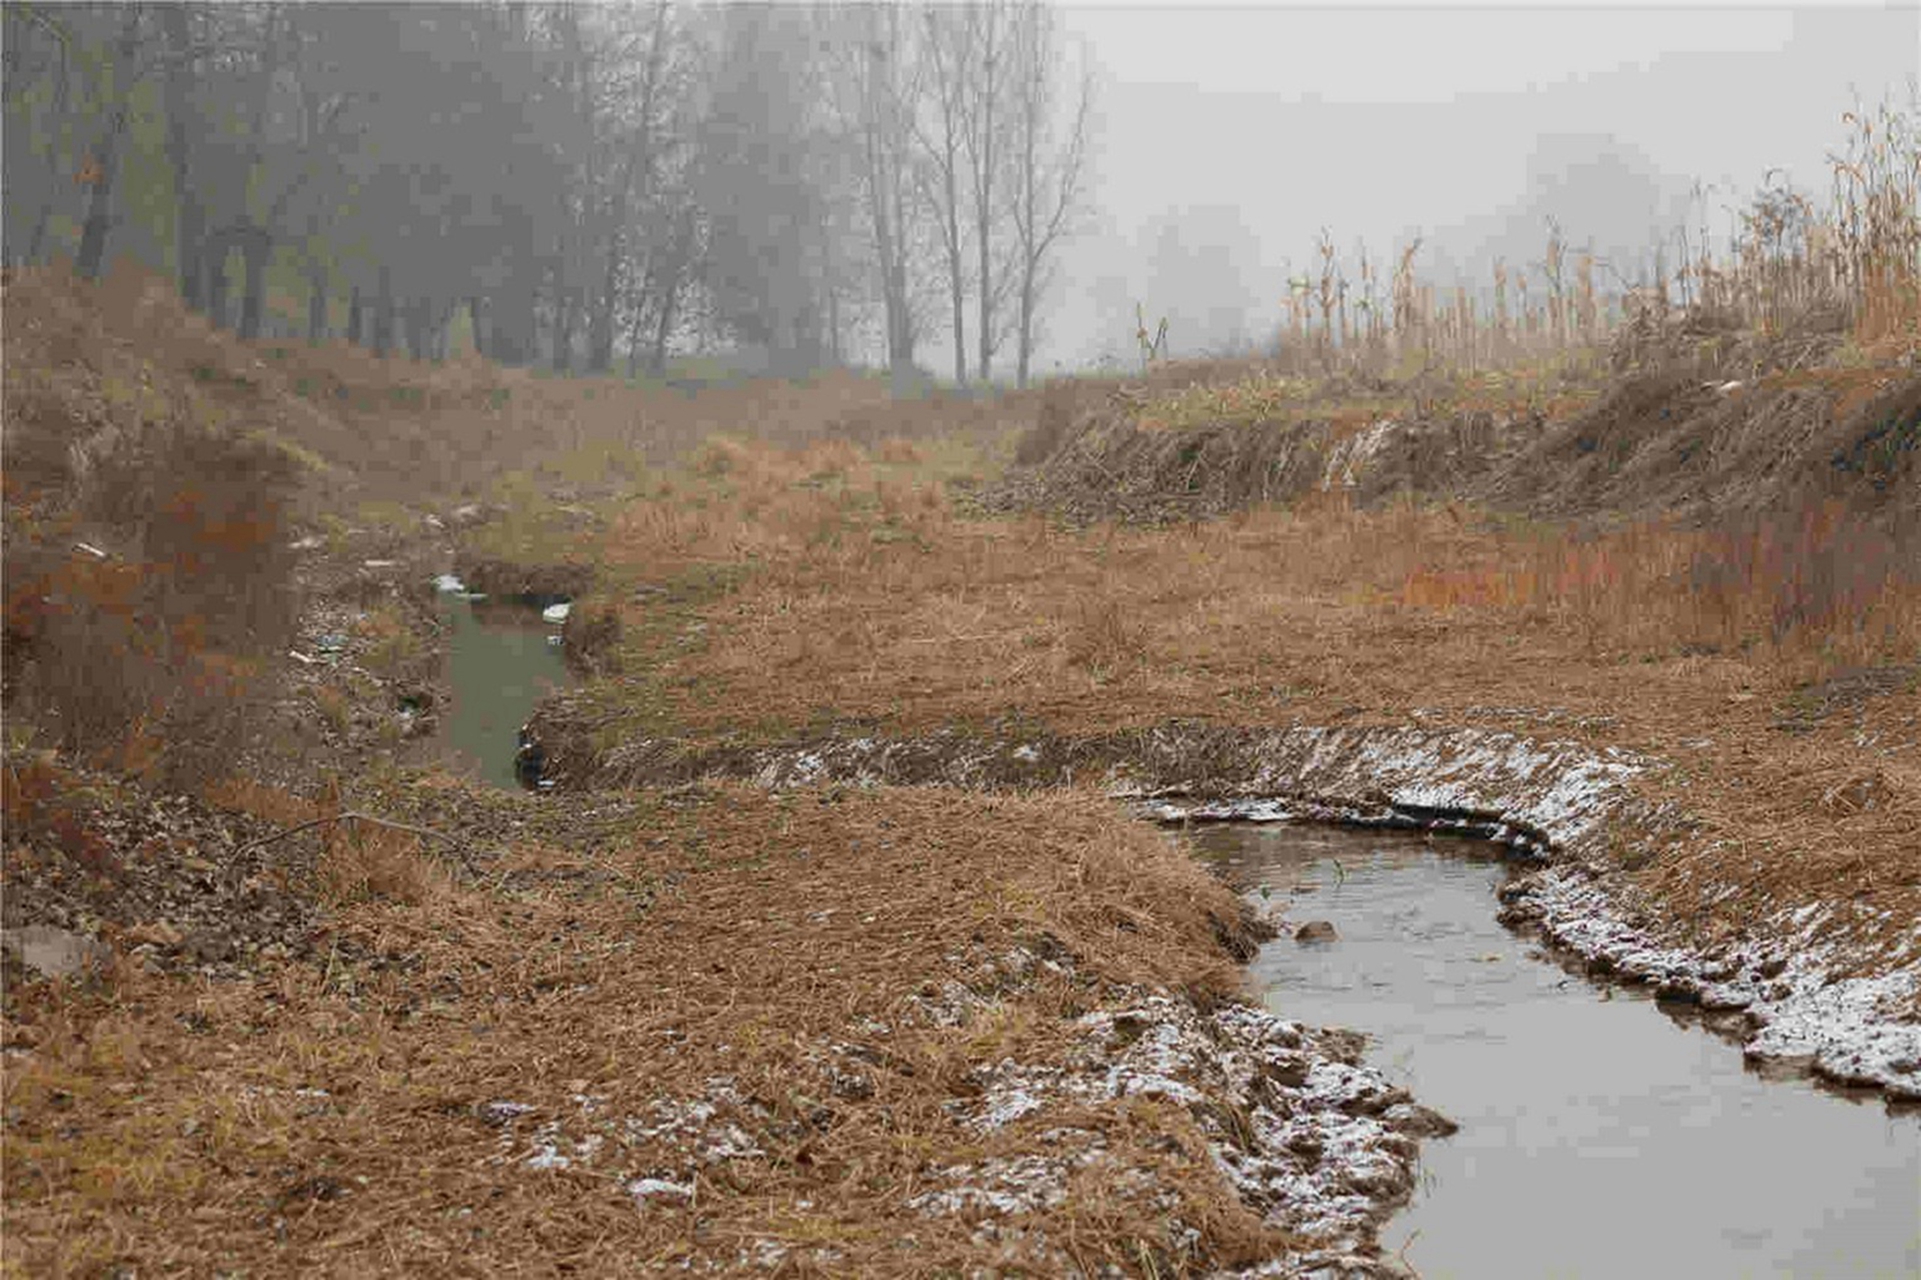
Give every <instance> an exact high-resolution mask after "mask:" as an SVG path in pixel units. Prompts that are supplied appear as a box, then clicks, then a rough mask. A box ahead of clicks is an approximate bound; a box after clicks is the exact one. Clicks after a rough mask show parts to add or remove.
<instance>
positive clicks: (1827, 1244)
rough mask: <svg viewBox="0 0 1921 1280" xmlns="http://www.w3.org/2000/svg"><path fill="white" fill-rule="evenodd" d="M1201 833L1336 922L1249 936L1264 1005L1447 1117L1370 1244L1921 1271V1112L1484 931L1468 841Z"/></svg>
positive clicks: (1441, 1262) (1650, 1267)
mask: <svg viewBox="0 0 1921 1280" xmlns="http://www.w3.org/2000/svg"><path fill="white" fill-rule="evenodd" d="M1198 838H1199V842H1200V844H1201V845H1202V847H1203V848H1204V849H1205V850H1207V851H1208V852H1209V854H1210V856H1212V857H1215V858H1218V859H1219V860H1220V861H1221V862H1222V863H1223V864H1225V865H1226V867H1227V868H1228V869H1229V871H1230V874H1231V875H1232V876H1233V877H1234V878H1235V879H1236V880H1237V881H1238V882H1241V883H1246V884H1250V885H1256V886H1258V885H1262V884H1265V885H1266V886H1267V889H1268V893H1269V894H1270V895H1272V897H1273V898H1274V899H1276V900H1279V901H1282V902H1284V903H1285V904H1286V906H1287V915H1288V918H1289V920H1290V921H1292V922H1295V923H1300V922H1304V921H1307V920H1316V919H1319V920H1326V921H1328V922H1330V923H1331V924H1333V925H1334V927H1335V929H1336V931H1337V933H1338V938H1337V939H1336V940H1335V941H1334V942H1332V943H1323V944H1316V945H1312V946H1305V945H1302V944H1300V943H1297V942H1295V941H1293V939H1292V938H1291V937H1284V938H1283V939H1282V940H1281V941H1278V942H1275V943H1272V944H1270V945H1269V946H1268V947H1267V948H1265V949H1264V950H1263V952H1262V954H1261V956H1260V957H1259V959H1258V960H1257V961H1256V964H1255V966H1254V973H1255V978H1256V980H1257V982H1258V983H1259V984H1260V985H1261V987H1262V988H1263V989H1264V990H1265V991H1266V993H1267V1001H1268V1004H1269V1005H1270V1006H1271V1007H1272V1008H1273V1009H1274V1010H1275V1011H1276V1012H1278V1013H1281V1014H1283V1015H1284V1016H1287V1017H1290V1018H1297V1019H1301V1020H1304V1021H1308V1022H1312V1023H1319V1024H1324V1025H1338V1026H1347V1027H1354V1028H1357V1029H1359V1030H1362V1031H1365V1032H1367V1033H1368V1035H1369V1038H1370V1043H1369V1058H1370V1061H1372V1062H1374V1063H1376V1064H1378V1065H1380V1066H1382V1067H1383V1068H1384V1069H1385V1070H1387V1071H1388V1073H1389V1074H1390V1075H1393V1076H1395V1077H1397V1079H1398V1082H1399V1083H1403V1084H1405V1085H1407V1086H1408V1087H1409V1088H1411V1089H1412V1090H1413V1091H1414V1093H1415V1094H1416V1096H1417V1097H1418V1098H1419V1099H1420V1100H1421V1101H1422V1102H1424V1103H1427V1104H1428V1105H1430V1106H1434V1107H1436V1108H1438V1109H1439V1110H1441V1111H1443V1112H1445V1113H1446V1114H1447V1115H1449V1116H1450V1117H1451V1118H1453V1119H1454V1120H1455V1121H1457V1122H1458V1123H1459V1124H1460V1126H1461V1130H1460V1133H1459V1134H1457V1135H1456V1136H1455V1137H1453V1138H1451V1139H1447V1140H1445V1141H1438V1142H1432V1143H1429V1144H1427V1145H1426V1146H1425V1148H1424V1156H1423V1160H1424V1164H1425V1171H1424V1172H1425V1176H1424V1178H1423V1179H1422V1183H1421V1189H1420V1190H1419V1191H1417V1193H1416V1197H1415V1201H1414V1203H1413V1204H1412V1205H1411V1206H1410V1207H1409V1208H1408V1209H1407V1210H1406V1211H1404V1212H1403V1213H1402V1214H1400V1215H1399V1216H1398V1217H1397V1218H1396V1219H1395V1220H1394V1221H1393V1222H1392V1223H1390V1224H1389V1228H1388V1230H1387V1231H1386V1232H1385V1233H1384V1236H1383V1243H1384V1244H1385V1246H1386V1247H1387V1249H1388V1251H1389V1252H1395V1251H1399V1250H1403V1249H1404V1250H1405V1257H1406V1259H1407V1260H1408V1262H1410V1263H1411V1264H1413V1265H1414V1266H1415V1267H1416V1268H1417V1269H1418V1270H1419V1272H1420V1274H1421V1275H1422V1276H1424V1277H1427V1278H1428V1280H1439V1278H1440V1277H1450V1276H1474V1277H1497V1276H1529V1277H1535V1276H1582V1277H1616V1276H1634V1275H1641V1276H1703V1277H1715V1276H1914V1275H1917V1274H1921V1116H1917V1115H1915V1114H1914V1113H1912V1112H1910V1113H1906V1114H1898V1115H1897V1114H1890V1113H1888V1112H1886V1111H1884V1110H1883V1109H1881V1108H1880V1107H1878V1106H1861V1105H1855V1104H1853V1103H1851V1102H1849V1101H1848V1100H1846V1099H1843V1098H1840V1097H1836V1096H1833V1095H1831V1094H1829V1093H1824V1092H1822V1091H1820V1090H1818V1089H1816V1088H1815V1087H1813V1086H1812V1085H1811V1084H1809V1083H1808V1082H1807V1081H1805V1080H1769V1079H1765V1078H1763V1077H1762V1076H1760V1075H1758V1074H1756V1073H1754V1072H1751V1071H1747V1070H1744V1069H1743V1064H1742V1058H1741V1053H1740V1051H1739V1049H1738V1048H1737V1047H1735V1046H1733V1045H1731V1044H1729V1043H1728V1042H1727V1041H1725V1040H1722V1039H1720V1038H1717V1037H1715V1036H1713V1035H1710V1034H1708V1033H1706V1032H1705V1031H1703V1030H1700V1029H1698V1028H1695V1027H1690V1026H1684V1025H1680V1024H1679V1023H1677V1022H1675V1021H1672V1020H1670V1019H1668V1018H1663V1017H1656V1016H1653V1010H1651V1009H1650V1008H1649V1007H1648V1005H1649V1003H1650V1001H1649V1000H1648V999H1647V998H1646V997H1643V996H1641V995H1639V994H1636V993H1634V992H1632V991H1631V990H1630V989H1628V988H1613V989H1610V988H1604V987H1596V986H1594V985H1593V984H1590V983H1588V982H1587V981H1585V980H1583V979H1581V978H1578V977H1574V976H1572V975H1570V974H1569V973H1568V972H1566V971H1564V970H1563V969H1561V968H1560V967H1559V966H1557V965H1555V964H1553V963H1551V962H1549V961H1548V960H1546V959H1545V958H1544V957H1542V956H1540V955H1539V953H1538V952H1537V951H1536V950H1535V949H1534V948H1533V946H1532V945H1531V944H1530V943H1529V942H1528V941H1527V940H1526V939H1524V938H1522V937H1519V936H1517V935H1515V934H1512V933H1509V932H1508V931H1507V930H1505V929H1503V928H1502V927H1501V926H1500V925H1499V924H1498V923H1496V921H1495V918H1494V911H1495V899H1494V889H1495V888H1496V887H1497V886H1498V885H1499V883H1500V882H1501V880H1502V878H1503V877H1504V876H1505V874H1506V872H1505V869H1504V867H1503V865H1502V864H1501V863H1500V862H1499V861H1498V860H1497V859H1495V858H1492V857H1489V856H1487V855H1486V854H1484V853H1483V852H1482V847H1481V846H1476V845H1470V844H1467V843H1465V842H1437V843H1435V844H1432V845H1430V844H1427V843H1425V842H1423V841H1422V840H1421V839H1420V838H1419V837H1408V836H1402V835H1389V834H1376V833H1367V832H1351V831H1339V830H1328V829H1322V828H1305V827H1276V826H1268V827H1249V826H1224V827H1214V828H1204V829H1202V830H1201V831H1200V832H1199V836H1198ZM1255 892H1256V893H1258V890H1255Z"/></svg>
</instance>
